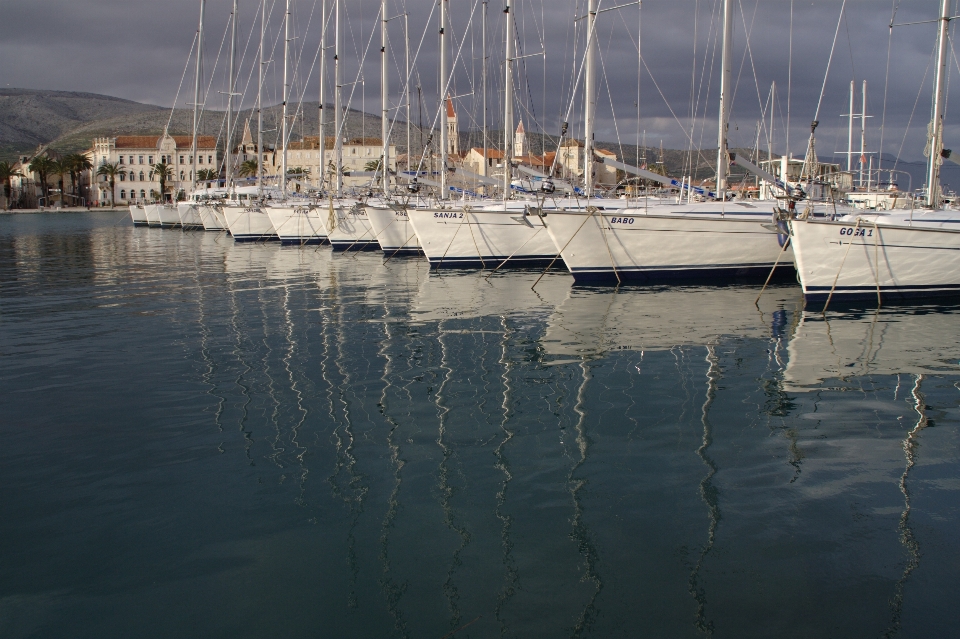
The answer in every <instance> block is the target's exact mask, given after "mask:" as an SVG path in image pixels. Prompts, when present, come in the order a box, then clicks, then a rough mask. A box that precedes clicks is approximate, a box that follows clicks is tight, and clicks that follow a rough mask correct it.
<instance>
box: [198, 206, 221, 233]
mask: <svg viewBox="0 0 960 639" xmlns="http://www.w3.org/2000/svg"><path fill="white" fill-rule="evenodd" d="M197 213H198V214H199V215H200V223H201V224H203V229H204V230H205V231H225V230H227V221H226V220H225V219H224V217H223V213H222V212H220V210H219V209H217V208H216V207H214V206H209V205H207V204H198V205H197Z"/></svg>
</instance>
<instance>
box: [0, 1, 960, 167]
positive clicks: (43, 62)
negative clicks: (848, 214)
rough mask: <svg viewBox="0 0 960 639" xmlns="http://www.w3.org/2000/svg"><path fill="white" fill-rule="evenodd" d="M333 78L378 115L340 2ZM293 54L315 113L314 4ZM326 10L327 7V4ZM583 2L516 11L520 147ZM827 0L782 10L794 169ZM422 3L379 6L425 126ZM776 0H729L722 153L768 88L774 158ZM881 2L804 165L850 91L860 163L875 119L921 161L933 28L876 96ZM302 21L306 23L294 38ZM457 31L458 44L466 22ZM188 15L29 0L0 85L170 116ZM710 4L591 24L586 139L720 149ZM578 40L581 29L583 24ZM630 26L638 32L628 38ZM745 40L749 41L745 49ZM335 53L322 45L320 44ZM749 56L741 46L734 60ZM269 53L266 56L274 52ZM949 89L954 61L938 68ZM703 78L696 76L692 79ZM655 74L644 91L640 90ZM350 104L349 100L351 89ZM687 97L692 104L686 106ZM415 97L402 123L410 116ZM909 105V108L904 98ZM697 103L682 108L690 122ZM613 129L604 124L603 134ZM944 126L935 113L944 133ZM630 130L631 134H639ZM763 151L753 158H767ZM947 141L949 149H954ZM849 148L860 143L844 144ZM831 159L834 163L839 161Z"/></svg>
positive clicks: (900, 52)
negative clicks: (864, 114) (410, 74)
mask: <svg viewBox="0 0 960 639" xmlns="http://www.w3.org/2000/svg"><path fill="white" fill-rule="evenodd" d="M624 2H625V0H602V1H601V8H603V6H604V5H606V6H608V7H609V6H614V5H616V4H623V3H624ZM231 4H232V3H231V0H208V2H207V29H206V44H205V47H204V50H205V56H206V64H205V67H206V69H207V70H208V74H209V73H212V74H213V78H214V80H213V83H212V86H211V90H210V95H209V97H208V98H207V104H208V105H209V106H211V107H219V106H220V105H221V104H222V103H223V96H222V94H221V93H220V91H222V90H223V88H224V85H223V69H224V62H223V59H222V56H223V55H224V54H221V61H220V63H219V65H218V66H217V69H216V70H215V71H214V70H213V69H214V60H215V58H216V57H217V54H218V50H219V48H220V46H221V41H222V38H223V35H224V30H225V28H226V25H227V20H228V15H229V12H230V7H231ZM283 4H284V1H283V0H276V3H274V2H273V1H272V0H268V7H270V11H271V19H270V21H269V24H270V27H269V31H270V32H269V39H270V42H271V43H276V42H277V38H278V35H279V32H280V24H281V18H282V13H283ZM344 4H345V6H346V9H347V10H346V15H345V16H344V21H345V43H344V51H345V53H344V67H345V73H344V78H345V82H346V83H352V82H353V81H354V80H355V79H356V78H357V77H360V80H361V82H360V84H358V85H357V86H356V88H355V89H353V91H354V98H353V102H352V106H353V107H355V108H365V109H366V110H367V111H370V112H376V111H377V110H378V107H379V90H378V87H379V80H378V78H379V76H378V72H377V64H378V62H379V36H378V35H374V38H373V40H372V43H371V44H370V46H369V49H368V52H367V54H366V56H367V57H366V64H365V66H364V69H363V71H364V72H363V74H362V75H360V76H358V75H357V73H358V68H359V65H358V60H359V57H360V56H361V55H363V52H364V50H367V44H368V42H370V36H371V33H372V32H373V30H374V29H376V28H377V23H376V16H377V14H378V11H379V5H380V3H379V1H378V0H345V2H344ZM293 5H294V14H295V24H296V27H295V31H296V35H297V39H296V40H294V43H293V48H294V49H295V50H302V51H303V59H302V61H301V62H300V65H299V71H298V77H297V79H296V81H295V82H294V86H295V88H296V91H297V93H298V94H300V93H302V94H303V95H305V96H306V99H308V100H316V96H317V83H316V72H314V73H313V74H312V75H311V76H310V78H309V80H307V81H304V78H305V76H306V75H307V72H308V70H309V68H310V67H311V65H312V63H313V60H314V57H315V54H316V49H317V44H318V41H319V28H318V26H319V22H320V18H319V13H320V5H321V0H316V2H314V0H295V2H294V3H293ZM328 5H332V0H328ZM584 5H585V0H579V1H577V0H514V6H515V13H516V16H517V30H518V34H519V41H520V44H521V48H522V50H523V52H524V53H525V54H535V53H537V52H540V51H541V50H543V51H545V56H544V57H537V56H531V57H528V58H525V59H524V60H523V61H522V62H521V63H518V72H517V76H518V89H519V90H518V95H517V100H518V108H517V114H518V116H523V118H524V121H525V124H526V127H527V131H528V132H534V131H537V130H538V129H539V128H540V127H542V128H543V129H545V130H546V131H547V132H548V133H556V132H557V131H558V130H559V127H560V121H561V120H562V119H563V116H564V114H565V113H566V112H567V109H568V106H569V105H570V103H571V84H572V83H573V79H574V78H575V77H576V75H577V73H578V70H579V68H580V67H579V63H580V56H579V54H575V53H574V50H575V49H576V50H577V51H582V48H583V34H582V32H578V31H577V30H576V29H575V27H574V23H573V18H574V17H575V16H578V15H582V13H583V10H584ZM840 5H841V2H840V1H839V0H831V1H817V2H810V1H809V0H808V1H805V2H801V1H799V0H796V1H795V2H794V3H793V29H792V33H793V65H792V78H791V80H792V87H791V98H792V99H791V104H790V123H791V133H790V146H791V150H792V151H793V152H794V153H796V154H802V153H803V149H804V147H805V143H806V138H807V134H808V132H809V122H810V120H812V119H813V117H814V114H815V112H816V109H817V102H818V100H819V97H820V90H821V85H822V83H823V78H824V73H825V71H826V68H827V59H828V57H829V53H830V48H831V44H832V42H833V38H834V33H835V32H836V30H837V20H838V17H839V15H840ZM481 6H482V2H480V1H479V0H450V14H451V29H450V31H449V35H450V36H451V38H450V39H451V40H452V42H451V59H452V58H454V57H455V56H456V54H457V50H458V49H460V45H461V42H462V43H463V46H462V49H460V57H459V59H458V61H457V65H456V69H457V73H456V75H455V76H454V80H453V82H452V83H451V86H450V92H451V93H453V94H455V95H459V94H469V93H471V92H472V93H473V96H467V97H463V98H460V99H459V100H458V112H459V113H460V114H461V128H464V129H465V128H472V127H479V125H480V122H481V121H482V112H481V109H480V103H479V91H480V86H479V85H480V60H481V59H482V55H481V53H480V23H481V17H480V14H481V12H480V9H479V7H481ZM487 6H488V14H487V15H488V43H489V48H488V56H489V66H488V73H489V75H488V95H489V101H488V115H487V117H488V122H489V123H490V125H491V127H496V126H497V125H498V122H499V120H500V118H501V111H502V109H501V107H500V106H498V104H499V99H498V98H499V96H500V95H502V69H503V65H502V57H503V52H502V49H503V47H502V31H503V13H502V9H503V2H502V0H497V1H495V2H494V1H491V2H489V3H488V4H487ZM433 8H434V5H433V3H432V2H430V1H429V0H405V1H404V0H391V1H390V9H389V11H390V14H391V16H394V15H399V14H403V13H409V25H410V35H411V49H412V51H414V52H416V50H417V48H418V46H419V43H420V40H421V37H422V36H424V34H425V37H423V48H422V50H421V51H420V53H419V56H418V59H417V69H418V73H417V75H416V77H415V78H414V83H415V84H419V86H420V88H421V93H422V96H423V115H422V117H423V120H424V122H430V121H432V120H433V117H434V114H435V110H436V104H437V102H436V96H437V93H438V77H437V75H438V74H437V65H438V57H437V29H436V24H435V23H436V13H434V14H433V18H432V19H431V22H433V24H430V25H428V24H427V16H429V15H430V14H431V10H432V9H433ZM790 8H791V3H790V1H789V0H776V1H771V0H762V1H758V0H738V1H737V2H736V3H735V11H734V23H735V35H734V47H733V50H734V59H735V61H734V77H735V78H737V88H736V101H735V104H734V107H733V122H732V124H731V126H732V143H733V144H735V145H737V146H752V145H753V144H754V139H755V133H756V126H757V120H758V119H759V117H760V114H761V109H762V108H763V104H764V103H765V102H766V99H767V94H768V92H769V90H770V85H771V83H772V82H776V85H777V103H776V107H775V118H774V120H775V132H774V147H775V150H776V151H777V152H780V151H782V150H783V145H784V139H785V125H786V117H787V84H788V82H787V81H788V68H789V64H788V60H789V55H788V54H789V41H790V34H791V29H790ZM892 8H893V3H891V2H889V1H884V0H879V1H848V2H847V4H846V10H845V16H844V20H843V21H842V22H841V23H840V29H839V35H838V37H837V42H836V48H835V51H834V55H833V62H832V65H831V68H830V75H829V80H828V82H827V84H826V90H825V92H824V98H823V101H822V104H821V106H820V113H819V116H818V117H819V120H820V122H821V125H820V128H819V129H818V150H819V152H820V155H821V158H824V159H826V158H827V157H831V156H832V153H833V151H837V150H841V149H843V148H845V146H846V122H845V120H843V119H842V118H841V117H840V115H841V114H843V113H846V112H847V109H848V99H849V98H848V91H849V83H850V81H851V80H854V81H855V82H856V86H857V91H858V97H857V107H856V108H857V110H858V111H859V108H860V107H859V104H860V97H859V91H860V86H861V82H862V81H863V80H867V83H868V87H869V88H868V107H867V108H868V113H870V114H871V115H873V116H874V117H873V118H872V119H871V120H869V121H868V131H869V134H868V147H869V148H870V149H873V150H876V148H877V146H878V145H879V142H880V122H881V116H882V115H883V113H884V106H885V110H886V115H885V125H886V126H885V132H884V150H885V152H887V153H894V154H895V153H896V152H897V151H898V150H899V149H900V146H901V143H902V141H903V138H904V133H905V130H906V126H907V123H908V121H909V120H910V119H911V113H913V116H912V122H911V130H910V132H909V134H908V135H907V137H906V142H905V144H904V147H903V155H904V157H908V158H917V157H919V156H920V154H921V153H922V148H923V133H924V131H925V129H926V122H927V120H928V119H929V112H930V84H931V77H932V74H933V69H932V61H931V60H932V57H931V53H932V50H933V45H934V35H935V28H936V27H935V25H934V24H921V25H916V26H908V27H898V28H895V29H894V30H893V36H892V47H891V49H890V52H891V55H890V63H889V83H887V84H886V101H884V87H885V80H886V78H887V53H888V46H887V45H888V35H889V29H888V26H887V25H888V23H889V21H890V18H891V12H892ZM937 10H938V2H937V1H936V0H922V1H921V0H914V1H907V0H903V1H901V2H899V9H898V13H897V16H896V21H897V22H912V21H918V20H929V19H932V18H934V17H935V16H936V14H937ZM311 12H313V17H312V22H311V24H310V27H309V29H308V28H307V22H308V20H311V18H310V15H311ZM257 13H258V3H257V2H255V1H252V0H241V1H240V27H241V34H242V35H241V38H240V39H241V48H243V47H245V46H246V45H247V42H248V38H249V37H250V35H251V34H250V31H251V27H254V21H255V18H256V15H257ZM471 15H472V22H471V23H470V29H469V30H468V29H467V25H468V22H469V21H470V20H471ZM198 16H199V0H164V1H163V2H129V1H121V0H70V1H61V0H38V1H36V2H29V3H27V2H22V3H7V6H5V7H4V20H3V22H2V23H0V53H2V55H3V59H4V60H6V61H7V63H6V64H5V65H4V79H3V81H2V82H3V84H4V85H8V86H11V87H28V88H40V89H63V90H75V91H90V92H95V93H106V94H110V95H115V96H119V97H123V98H129V99H132V100H138V101H143V102H150V103H154V104H160V105H165V106H169V105H171V104H172V103H173V101H174V96H175V95H176V91H177V87H178V85H179V84H180V79H181V76H182V74H183V71H184V66H185V64H186V63H187V55H188V52H189V50H190V47H191V42H192V41H193V38H194V35H195V31H196V24H197V19H198ZM719 23H720V2H719V0H699V1H697V0H682V1H680V0H645V1H644V2H643V4H642V8H638V7H637V6H632V7H628V8H624V9H621V10H614V11H609V12H606V13H603V14H602V15H601V17H600V19H599V21H598V29H597V39H598V42H599V48H600V51H601V56H600V57H601V64H600V65H599V67H600V75H601V81H600V89H599V90H600V95H599V103H598V104H599V107H598V134H597V136H598V138H599V139H605V140H616V139H618V138H619V139H621V140H622V141H623V142H624V143H634V142H636V141H637V138H638V132H640V133H639V135H640V136H642V132H643V131H646V140H647V143H648V144H649V145H651V146H656V145H658V144H659V143H660V140H661V139H662V140H663V141H664V144H665V145H666V146H668V147H672V148H683V147H685V146H687V135H688V134H689V133H690V132H691V131H692V133H693V139H694V142H695V144H696V145H698V146H699V145H702V146H703V147H712V146H715V144H716V111H717V104H716V101H717V95H718V92H719V66H720V59H719V58H720V54H719V41H718V30H719ZM579 24H580V25H582V24H583V22H580V23H579ZM641 25H642V26H641ZM390 33H391V43H392V47H393V53H392V59H393V60H394V62H395V63H396V64H397V65H398V72H395V73H393V74H392V79H393V85H394V89H393V93H394V95H393V96H392V100H391V101H392V103H393V104H394V105H396V104H399V103H400V101H401V100H402V97H401V96H400V95H399V89H398V88H397V87H398V85H399V84H400V83H401V79H400V75H401V74H400V73H399V68H402V65H403V56H402V51H403V20H402V19H396V20H394V21H392V22H391V25H390ZM638 36H639V40H640V42H641V51H642V54H643V62H645V67H646V68H648V69H649V73H648V72H647V70H646V68H643V69H642V72H641V73H640V74H639V82H640V85H639V88H640V98H639V110H640V114H641V118H640V119H639V121H638V119H637V110H638V109H637V106H636V105H635V103H636V101H637V90H638V84H637V83H638V68H642V66H643V65H640V64H639V62H638V55H637V45H636V42H637V40H638ZM747 36H749V37H747ZM256 40H257V34H253V37H252V40H250V44H249V46H248V48H247V53H246V56H245V58H244V60H243V65H242V68H241V89H245V91H246V95H245V97H244V100H245V104H247V105H249V104H250V102H251V100H252V97H253V94H254V93H255V77H253V79H252V81H248V79H249V78H251V73H252V72H253V71H255V65H254V64H253V59H254V57H255V55H256ZM331 43H332V39H331ZM748 43H749V48H748V47H747V44H748ZM271 46H273V45H271ZM276 47H277V50H276V51H273V52H272V54H271V57H272V58H273V59H274V61H275V62H274V65H273V66H271V67H270V68H269V73H268V80H267V91H266V98H265V100H267V101H270V102H275V101H278V99H279V95H280V90H281V77H280V72H279V71H280V68H281V67H280V60H281V58H282V54H281V45H280V44H277V45H276ZM949 66H950V69H951V72H952V73H953V74H954V75H956V73H957V70H958V65H957V61H956V57H955V56H953V55H951V58H950V65H949ZM704 68H705V69H706V71H704ZM191 73H192V72H188V73H187V77H186V80H185V83H184V88H183V89H182V91H181V94H180V99H179V104H180V105H183V104H185V103H186V102H188V101H189V99H190V98H191V97H192V96H191V95H190V85H191V78H190V74H191ZM651 74H652V77H651ZM351 89H352V86H351V87H348V89H347V90H348V91H349V90H351ZM691 95H693V96H694V99H691ZM416 96H417V93H416V91H414V104H415V108H414V110H413V114H412V117H413V119H415V120H416V119H418V118H419V117H421V116H420V112H419V108H416V107H418V106H419V105H420V103H419V102H417V97H416ZM918 96H919V100H918ZM573 103H574V108H573V111H572V115H571V119H570V120H571V129H572V131H574V132H579V131H582V125H581V123H580V121H579V114H580V113H581V111H582V100H581V99H580V98H579V96H578V95H576V94H575V98H574V101H573ZM691 105H693V106H691ZM613 113H615V114H616V118H615V119H614V117H613ZM950 121H951V118H950V116H949V111H948V123H949V122H950ZM638 122H639V124H638ZM765 135H766V133H763V134H762V136H761V140H762V141H761V147H764V148H765V146H766V142H765ZM945 138H946V145H947V146H952V145H957V146H960V127H956V126H953V125H950V126H948V129H947V133H946V135H945ZM954 140H957V142H954ZM856 144H857V146H859V133H858V134H857V142H856ZM837 157H838V156H837Z"/></svg>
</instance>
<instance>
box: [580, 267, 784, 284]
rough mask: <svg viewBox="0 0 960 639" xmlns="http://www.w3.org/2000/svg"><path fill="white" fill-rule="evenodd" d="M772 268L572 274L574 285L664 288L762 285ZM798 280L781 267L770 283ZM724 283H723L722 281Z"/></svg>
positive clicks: (601, 270) (630, 270)
mask: <svg viewBox="0 0 960 639" xmlns="http://www.w3.org/2000/svg"><path fill="white" fill-rule="evenodd" d="M772 268H773V264H764V265H759V266H758V265H747V264H742V265H741V264H732V265H728V266H702V267H677V268H651V269H641V268H623V269H621V268H618V269H617V270H616V273H615V272H614V270H613V269H612V268H606V269H589V270H586V269H582V270H581V269H577V270H574V271H573V272H572V273H571V274H572V275H573V280H574V283H575V284H616V283H617V276H618V275H619V276H620V280H619V281H620V282H621V283H627V282H629V283H631V284H663V283H668V282H676V281H684V282H692V283H695V282H704V283H708V284H718V283H727V282H738V283H749V282H758V283H760V284H762V283H763V282H764V281H765V280H766V279H767V276H768V275H770V270H771V269H772ZM795 277H796V269H794V267H793V264H791V263H787V264H778V265H777V269H776V272H774V274H773V277H772V278H771V281H774V280H777V281H783V280H792V279H794V278H795ZM721 280H722V281H721Z"/></svg>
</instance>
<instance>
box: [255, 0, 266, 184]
mask: <svg viewBox="0 0 960 639" xmlns="http://www.w3.org/2000/svg"><path fill="white" fill-rule="evenodd" d="M260 7H261V8H260V74H259V76H258V78H257V197H258V198H259V199H260V200H261V201H262V200H263V158H264V154H263V65H264V64H266V62H264V53H265V51H264V50H263V43H264V40H265V39H266V36H267V2H266V0H263V1H262V2H261V3H260Z"/></svg>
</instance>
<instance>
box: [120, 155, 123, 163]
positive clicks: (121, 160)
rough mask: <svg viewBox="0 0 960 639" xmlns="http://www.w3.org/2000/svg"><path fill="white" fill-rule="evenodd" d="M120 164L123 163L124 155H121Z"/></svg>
mask: <svg viewBox="0 0 960 639" xmlns="http://www.w3.org/2000/svg"><path fill="white" fill-rule="evenodd" d="M120 164H123V156H122V155H121V156H120Z"/></svg>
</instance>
